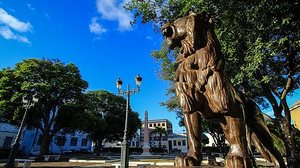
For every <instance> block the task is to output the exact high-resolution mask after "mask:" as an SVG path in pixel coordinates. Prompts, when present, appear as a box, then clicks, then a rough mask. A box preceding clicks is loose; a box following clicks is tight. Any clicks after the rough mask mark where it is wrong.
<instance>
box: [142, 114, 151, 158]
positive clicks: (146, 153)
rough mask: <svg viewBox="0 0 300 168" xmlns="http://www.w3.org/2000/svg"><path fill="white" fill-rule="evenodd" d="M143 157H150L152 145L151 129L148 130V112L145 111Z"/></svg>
mask: <svg viewBox="0 0 300 168" xmlns="http://www.w3.org/2000/svg"><path fill="white" fill-rule="evenodd" d="M141 155H142V156H150V155H151V153H150V145H149V128H148V111H145V122H144V145H143V153H142V154H141Z"/></svg>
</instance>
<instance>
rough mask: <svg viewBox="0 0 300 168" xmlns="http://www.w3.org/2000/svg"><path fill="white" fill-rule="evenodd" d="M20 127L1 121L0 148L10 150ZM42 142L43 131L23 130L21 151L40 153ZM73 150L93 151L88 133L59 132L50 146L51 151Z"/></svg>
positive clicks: (33, 153)
mask: <svg viewBox="0 0 300 168" xmlns="http://www.w3.org/2000/svg"><path fill="white" fill-rule="evenodd" d="M17 132H18V127H15V126H13V125H11V124H8V123H6V122H4V121H0V150H1V149H2V150H9V149H10V148H11V144H12V142H13V141H14V139H15V138H16V134H17ZM41 142H42V133H41V132H40V131H36V130H35V129H25V130H24V131H23V132H22V135H21V139H20V144H21V151H22V152H23V153H24V154H26V155H38V154H39V152H40V147H41ZM71 151H86V152H91V151H92V141H91V140H89V139H88V137H87V134H86V133H83V132H80V131H75V132H74V133H71V134H62V133H57V134H56V135H55V136H54V137H53V138H52V141H51V143H50V146H49V152H51V153H55V154H56V153H65V152H71Z"/></svg>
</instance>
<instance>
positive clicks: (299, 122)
mask: <svg viewBox="0 0 300 168" xmlns="http://www.w3.org/2000/svg"><path fill="white" fill-rule="evenodd" d="M290 111H291V116H292V120H293V123H294V126H295V127H296V128H297V129H298V130H300V101H297V102H296V103H295V104H294V105H292V107H291V108H290Z"/></svg>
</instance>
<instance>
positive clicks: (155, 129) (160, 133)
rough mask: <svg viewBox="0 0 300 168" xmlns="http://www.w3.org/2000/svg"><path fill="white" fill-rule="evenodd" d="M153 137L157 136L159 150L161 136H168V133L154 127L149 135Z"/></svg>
mask: <svg viewBox="0 0 300 168" xmlns="http://www.w3.org/2000/svg"><path fill="white" fill-rule="evenodd" d="M153 134H154V135H155V137H156V134H158V148H161V141H162V137H163V135H165V136H168V132H167V131H166V130H165V129H164V128H161V127H157V126H156V127H154V129H153V130H152V131H151V133H150V135H153Z"/></svg>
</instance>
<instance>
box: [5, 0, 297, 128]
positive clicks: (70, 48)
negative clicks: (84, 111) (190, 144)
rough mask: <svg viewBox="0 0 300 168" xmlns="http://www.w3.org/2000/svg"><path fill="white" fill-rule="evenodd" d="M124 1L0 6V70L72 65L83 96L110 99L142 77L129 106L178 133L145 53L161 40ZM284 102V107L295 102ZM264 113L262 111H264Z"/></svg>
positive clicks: (33, 0) (20, 1) (13, 0)
mask: <svg viewBox="0 0 300 168" xmlns="http://www.w3.org/2000/svg"><path fill="white" fill-rule="evenodd" d="M126 1H128V0H43V1H40V0H0V60H1V61H0V68H5V67H13V66H14V65H15V64H16V63H18V62H21V61H22V60H23V59H27V58H48V59H49V58H50V59H52V58H53V59H56V58H57V59H60V60H61V61H62V62H64V63H74V64H76V66H77V67H78V68H79V69H80V71H81V74H82V78H83V79H84V80H86V81H87V82H88V83H89V88H88V90H100V89H101V90H107V91H109V92H112V93H116V92H117V89H116V87H115V82H116V80H117V78H118V77H120V78H121V79H122V80H123V81H124V86H126V84H130V85H131V86H135V84H134V77H135V76H136V75H137V74H140V75H141V76H142V77H143V83H142V86H141V89H142V91H141V92H140V93H138V94H135V95H133V96H132V97H131V106H132V108H133V110H134V111H137V112H139V114H140V118H141V119H143V118H144V111H145V110H147V111H148V112H149V119H162V118H167V119H169V120H171V121H172V122H173V127H174V131H175V132H182V130H183V128H179V126H178V124H177V123H178V121H177V120H176V115H175V113H172V112H168V111H167V109H165V108H164V107H161V106H160V102H162V101H165V100H166V99H167V97H166V96H165V93H166V89H167V87H168V83H167V82H164V81H162V80H160V79H159V78H158V75H157V73H158V71H159V63H158V62H156V61H155V60H154V59H153V58H152V57H151V56H150V53H151V51H153V50H155V49H159V48H160V44H161V41H162V36H161V34H156V33H155V32H154V31H153V26H152V25H151V24H140V23H137V24H136V25H134V26H131V25H130V24H129V23H130V21H131V20H132V19H133V17H132V14H130V13H128V12H126V11H125V10H124V9H123V8H122V5H123V4H124V3H126ZM299 97H300V96H299V94H295V95H294V96H293V97H292V98H289V100H288V102H289V104H292V103H294V102H295V101H296V100H299ZM266 112H268V110H266Z"/></svg>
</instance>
